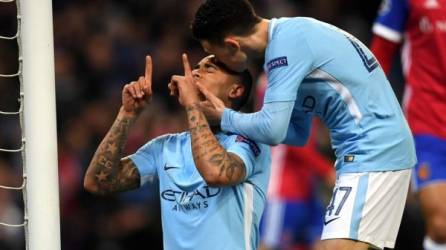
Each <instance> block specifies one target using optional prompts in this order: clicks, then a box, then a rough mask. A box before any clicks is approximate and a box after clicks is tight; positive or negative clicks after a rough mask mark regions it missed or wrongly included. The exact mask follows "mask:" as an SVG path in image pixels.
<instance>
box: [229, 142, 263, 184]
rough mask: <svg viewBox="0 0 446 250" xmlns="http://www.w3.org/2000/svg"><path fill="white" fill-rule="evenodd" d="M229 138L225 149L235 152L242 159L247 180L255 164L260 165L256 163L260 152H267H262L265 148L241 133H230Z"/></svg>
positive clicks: (252, 172) (253, 171) (253, 170)
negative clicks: (229, 141)
mask: <svg viewBox="0 0 446 250" xmlns="http://www.w3.org/2000/svg"><path fill="white" fill-rule="evenodd" d="M230 140H231V144H230V145H229V147H228V148H226V151H227V152H230V153H233V154H236V155H237V156H238V157H240V159H242V161H243V163H244V164H245V168H246V176H245V180H247V179H248V178H249V177H251V176H252V175H253V174H254V173H255V172H256V169H255V168H256V166H260V165H259V164H256V163H257V161H258V159H260V156H261V154H265V153H267V152H263V151H264V150H265V148H261V146H260V145H259V144H257V143H256V142H254V141H252V140H250V139H248V138H246V137H244V136H242V135H232V136H231V138H230Z"/></svg>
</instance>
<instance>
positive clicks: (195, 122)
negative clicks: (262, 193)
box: [186, 107, 245, 184]
mask: <svg viewBox="0 0 446 250" xmlns="http://www.w3.org/2000/svg"><path fill="white" fill-rule="evenodd" d="M186 111H187V115H188V123H189V128H190V129H189V130H190V133H191V141H192V153H193V156H194V160H195V163H196V165H197V168H198V170H199V172H200V173H201V174H202V175H203V174H206V173H210V172H214V171H216V170H217V171H218V172H217V173H218V176H219V177H221V176H224V177H226V180H227V181H228V183H231V184H235V183H236V182H238V181H240V179H241V177H244V176H245V166H244V163H243V162H242V161H241V160H240V158H239V157H237V156H235V155H234V154H231V153H228V152H227V151H226V150H225V149H224V148H223V147H222V146H221V145H220V143H219V142H218V140H217V139H216V137H215V136H214V134H213V133H212V131H211V128H210V127H209V124H208V122H207V120H206V118H205V117H204V115H203V113H202V112H201V111H199V110H198V109H197V108H195V107H190V108H187V109H186Z"/></svg>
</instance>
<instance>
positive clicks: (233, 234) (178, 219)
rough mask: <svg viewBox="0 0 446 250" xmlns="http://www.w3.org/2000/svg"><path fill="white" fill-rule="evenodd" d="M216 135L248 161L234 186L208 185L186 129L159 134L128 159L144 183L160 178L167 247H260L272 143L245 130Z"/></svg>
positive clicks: (195, 249)
mask: <svg viewBox="0 0 446 250" xmlns="http://www.w3.org/2000/svg"><path fill="white" fill-rule="evenodd" d="M216 138H217V139H218V141H219V142H220V144H221V145H222V146H223V147H224V148H226V150H227V151H228V152H232V153H234V154H236V155H238V156H239V157H240V158H241V159H242V160H243V162H244V163H245V166H246V179H245V181H244V182H242V183H241V184H238V185H235V186H230V187H210V186H208V185H207V184H206V183H205V181H204V180H203V178H202V177H201V176H200V174H199V172H198V170H197V169H196V167H195V163H194V161H193V156H192V150H191V137H190V134H189V133H188V132H184V133H180V134H171V135H165V136H161V137H158V138H156V139H154V140H152V141H150V142H148V143H147V144H146V145H144V146H143V147H141V148H140V149H139V150H138V151H137V152H136V153H135V154H133V155H131V156H130V159H131V160H132V161H133V162H134V163H135V165H136V166H137V168H138V170H139V172H140V175H141V184H144V183H146V182H147V181H150V180H152V179H154V178H158V179H159V188H160V190H159V192H160V200H161V217H162V227H163V241H164V249H166V250H176V249H191V250H192V249H193V250H200V249H203V250H209V249H213V250H214V249H215V250H219V249H222V250H223V249H227V250H237V249H246V250H247V249H256V248H257V246H258V242H259V223H260V218H261V215H262V213H263V209H264V206H265V201H266V192H267V188H268V179H269V174H270V169H269V168H270V162H271V156H270V149H269V147H268V146H266V145H263V144H257V143H254V142H252V141H250V140H248V139H246V138H244V137H242V136H238V135H234V134H225V133H219V134H217V135H216Z"/></svg>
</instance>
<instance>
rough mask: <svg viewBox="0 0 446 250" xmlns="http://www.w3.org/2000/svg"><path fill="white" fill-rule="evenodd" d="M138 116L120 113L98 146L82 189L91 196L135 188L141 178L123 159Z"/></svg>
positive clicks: (132, 165)
mask: <svg viewBox="0 0 446 250" xmlns="http://www.w3.org/2000/svg"><path fill="white" fill-rule="evenodd" d="M136 117H137V116H130V115H126V114H125V112H124V111H123V109H121V111H120V112H119V114H118V117H117V118H116V120H115V122H114V123H113V126H112V127H111V128H110V130H109V131H108V133H107V135H106V136H105V138H104V139H103V140H102V142H101V144H100V145H99V147H98V149H97V150H96V153H95V154H94V156H93V159H92V160H91V162H90V166H89V167H88V170H87V173H86V175H85V180H84V187H85V189H86V190H88V191H89V192H91V193H95V194H107V193H114V192H120V191H127V190H132V189H135V188H138V187H139V185H140V175H139V172H138V169H137V168H136V166H135V164H134V163H133V162H132V161H131V160H130V159H129V158H123V159H121V157H122V151H123V149H124V146H125V142H126V141H127V136H128V132H129V128H130V126H131V125H132V124H133V123H134V121H135V120H136Z"/></svg>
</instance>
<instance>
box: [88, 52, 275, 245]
mask: <svg viewBox="0 0 446 250" xmlns="http://www.w3.org/2000/svg"><path fill="white" fill-rule="evenodd" d="M183 63H184V68H185V75H184V76H173V77H172V81H171V83H170V84H169V85H170V86H169V87H170V89H171V91H172V94H179V96H178V98H179V101H180V103H181V104H182V105H183V106H184V107H185V108H186V112H187V122H188V125H189V131H187V132H184V133H180V134H168V135H164V136H161V137H158V138H156V139H153V140H151V141H149V142H148V143H147V144H146V145H144V146H143V147H142V148H140V149H139V150H138V151H137V152H136V153H135V154H133V155H130V156H127V157H123V155H122V151H123V148H124V145H125V142H126V140H127V135H128V131H129V130H130V127H131V125H132V124H133V123H134V122H135V120H136V119H137V118H138V116H139V114H140V113H141V111H142V110H143V109H144V107H145V106H146V105H148V102H149V101H150V98H151V96H152V90H151V75H152V62H151V59H150V57H147V62H146V74H145V76H144V77H140V78H139V79H138V81H135V82H132V83H130V84H127V85H125V87H124V89H123V91H122V107H121V109H120V111H119V113H118V116H117V118H116V120H115V122H114V124H113V125H112V127H111V129H110V130H109V132H108V133H107V135H106V136H105V138H104V139H103V141H102V142H101V144H100V145H99V147H98V149H97V151H96V153H95V155H94V156H93V159H92V160H91V163H90V166H89V167H88V170H87V173H86V175H85V181H84V186H85V188H86V189H87V190H88V191H90V192H92V193H97V194H107V193H115V192H120V191H126V190H131V189H136V188H138V187H140V186H141V185H143V184H144V183H146V182H147V181H150V180H152V179H153V178H158V179H159V187H160V198H161V215H162V226H163V237H164V239H163V240H164V249H166V250H168V249H174V250H176V249H197V250H200V249H203V250H204V249H205V250H208V249H227V250H233V249H255V248H256V247H257V245H258V238H259V235H258V234H259V233H258V230H259V223H260V217H261V215H262V212H263V208H264V205H265V199H266V198H265V196H266V189H267V186H268V178H269V164H270V152H269V147H268V146H266V145H262V144H257V143H255V142H253V141H251V140H249V139H246V138H245V137H243V136H239V135H236V134H230V133H223V132H221V131H219V129H218V128H219V126H218V123H213V122H212V121H211V120H209V122H208V120H207V119H206V117H205V116H204V115H203V113H202V112H201V111H199V110H198V109H197V108H196V107H195V105H194V104H195V103H197V102H198V101H200V100H199V99H198V97H193V98H191V97H190V96H185V95H182V93H183V91H184V90H185V89H188V88H196V86H194V85H193V82H194V80H196V81H200V83H201V84H203V85H205V86H207V87H208V88H209V90H210V91H211V92H212V93H213V94H215V95H216V96H218V97H219V98H221V99H222V101H223V102H224V103H225V104H226V105H228V107H231V108H233V109H236V110H238V109H240V108H241V107H242V106H243V105H244V104H245V103H246V101H247V98H248V96H249V91H250V89H251V85H252V79H251V75H250V74H249V72H248V71H244V72H243V73H235V72H232V71H230V70H227V69H226V68H225V67H224V65H222V64H221V63H219V62H217V61H216V59H215V57H213V56H208V57H206V58H204V59H203V60H201V61H200V63H199V64H198V65H197V66H196V68H195V69H194V70H193V71H192V70H191V69H190V66H189V62H188V59H187V57H186V56H185V55H184V57H183ZM175 91H178V92H177V93H175ZM216 125H217V126H216ZM122 157H123V158H122Z"/></svg>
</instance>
